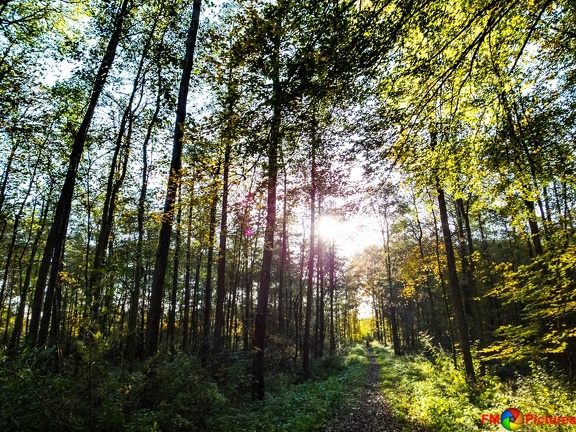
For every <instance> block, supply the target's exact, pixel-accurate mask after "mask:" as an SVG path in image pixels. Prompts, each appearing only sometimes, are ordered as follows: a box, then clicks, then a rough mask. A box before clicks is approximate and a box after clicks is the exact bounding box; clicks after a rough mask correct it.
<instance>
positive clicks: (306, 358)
mask: <svg viewBox="0 0 576 432" xmlns="http://www.w3.org/2000/svg"><path fill="white" fill-rule="evenodd" d="M311 160H312V169H311V175H310V179H311V180H310V181H311V185H310V255H309V256H308V279H307V282H306V318H305V320H304V340H303V342H302V367H303V369H304V373H305V374H308V373H309V372H310V326H311V324H312V308H313V304H314V256H315V239H316V235H315V225H316V148H315V146H314V145H313V146H312V155H311Z"/></svg>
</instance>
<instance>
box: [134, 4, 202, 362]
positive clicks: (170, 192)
mask: <svg viewBox="0 0 576 432" xmlns="http://www.w3.org/2000/svg"><path fill="white" fill-rule="evenodd" d="M201 3H202V0H194V4H193V11H192V20H191V22H190V27H189V28H188V37H187V39H186V54H185V55H184V64H183V68H182V77H181V80H180V90H179V92H178V105H177V108H176V123H175V125H174V140H173V145H172V160H171V163H170V171H169V173H168V185H167V191H166V201H165V202H164V211H163V213H162V225H161V228H160V236H159V239H158V248H157V250H156V264H155V266H154V274H153V276H152V293H151V296H150V310H149V312H148V322H147V325H146V343H145V355H146V356H147V357H151V356H153V355H154V354H155V353H156V351H157V350H158V337H159V334H160V318H161V315H162V303H163V299H164V279H165V278H166V269H167V266H168V251H169V249H170V237H171V234H172V223H173V221H174V204H175V202H176V188H177V185H178V183H179V182H180V174H181V173H180V170H181V166H182V139H183V138H184V124H185V122H186V102H187V100H188V89H189V87H190V75H191V73H192V65H193V63H194V50H195V48H196V35H197V33H198V24H199V21H200V7H201Z"/></svg>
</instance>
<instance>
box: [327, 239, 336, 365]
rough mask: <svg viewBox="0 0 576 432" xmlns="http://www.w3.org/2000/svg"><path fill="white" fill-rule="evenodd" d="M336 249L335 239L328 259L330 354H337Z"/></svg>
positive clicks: (331, 244)
mask: <svg viewBox="0 0 576 432" xmlns="http://www.w3.org/2000/svg"><path fill="white" fill-rule="evenodd" d="M335 261H336V257H335V250H334V240H332V241H331V243H330V258H329V260H328V275H329V287H328V289H329V290H330V355H331V356H334V355H335V354H336V329H335V327H334V290H335V289H336V277H335Z"/></svg>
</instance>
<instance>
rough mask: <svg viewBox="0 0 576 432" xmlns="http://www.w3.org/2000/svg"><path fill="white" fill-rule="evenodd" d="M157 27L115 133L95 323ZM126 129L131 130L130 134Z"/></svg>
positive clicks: (94, 287)
mask: <svg viewBox="0 0 576 432" xmlns="http://www.w3.org/2000/svg"><path fill="white" fill-rule="evenodd" d="M156 26H157V20H154V23H153V25H152V29H151V30H150V33H149V36H148V38H147V41H146V43H145V47H144V49H143V50H142V54H141V55H140V61H139V64H138V69H137V72H136V75H135V76H134V80H133V82H132V92H131V93H130V98H129V99H128V103H127V105H126V108H125V109H124V112H123V114H122V119H121V121H120V127H119V129H118V134H117V136H116V142H115V146H114V154H113V156H112V162H111V164H110V171H109V174H108V181H107V183H106V195H105V197H104V206H103V209H102V219H101V220H100V232H99V234H98V239H97V240H96V248H95V250H94V263H93V265H92V272H91V274H90V282H89V286H88V291H89V298H90V299H91V301H92V304H91V305H90V308H91V319H92V320H93V322H94V323H95V322H97V321H98V320H99V314H100V306H101V305H100V302H101V296H102V292H101V290H102V281H103V277H102V275H103V274H104V273H105V272H106V247H107V246H108V243H109V241H110V236H111V233H112V228H113V225H114V217H115V213H116V204H117V200H118V195H119V193H120V189H121V187H122V184H123V183H124V178H125V176H126V170H127V167H128V157H129V155H130V145H131V142H130V141H131V135H132V133H131V132H132V126H133V121H134V113H133V111H134V108H133V105H134V100H135V98H136V94H137V92H138V87H139V86H140V83H141V81H142V80H144V78H145V75H146V73H145V71H143V69H144V62H145V60H146V58H147V57H148V51H149V49H150V45H151V43H152V38H153V36H154V31H155V29H156ZM141 98H142V96H141ZM126 131H128V133H127V134H126ZM125 134H126V137H125Z"/></svg>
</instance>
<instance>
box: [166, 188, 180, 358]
mask: <svg viewBox="0 0 576 432" xmlns="http://www.w3.org/2000/svg"><path fill="white" fill-rule="evenodd" d="M178 203H179V204H180V205H179V206H178V213H177V216H176V247H175V248H174V267H173V271H172V292H171V294H170V310H169V311H168V328H167V331H168V345H169V347H170V352H171V353H172V354H174V353H175V352H176V346H175V343H174V341H175V338H176V306H177V300H178V299H177V296H178V275H179V271H180V242H181V236H180V233H181V231H180V225H181V223H182V184H181V183H180V184H178Z"/></svg>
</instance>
